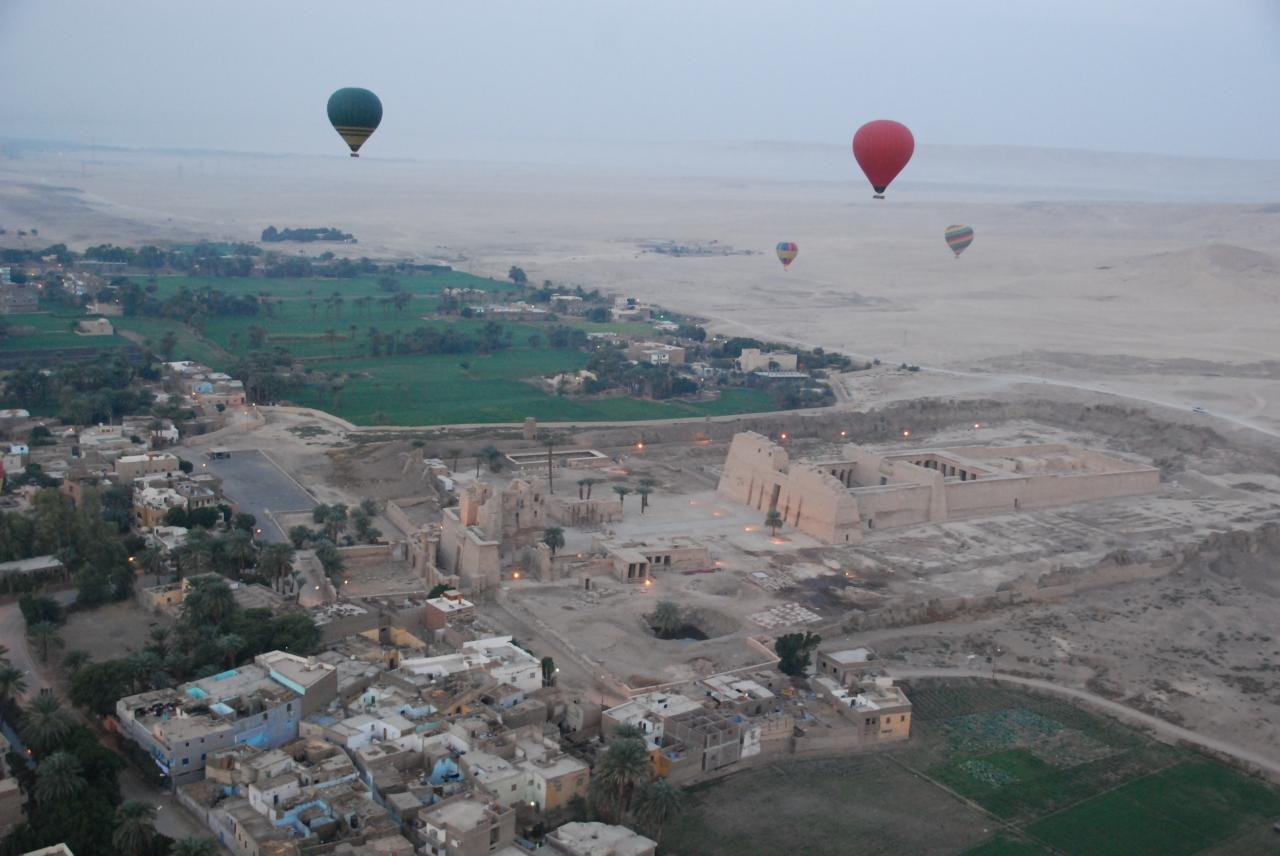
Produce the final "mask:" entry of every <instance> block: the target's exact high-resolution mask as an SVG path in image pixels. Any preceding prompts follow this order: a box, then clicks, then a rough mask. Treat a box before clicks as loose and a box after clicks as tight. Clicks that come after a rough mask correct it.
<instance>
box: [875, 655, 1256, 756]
mask: <svg viewBox="0 0 1280 856" xmlns="http://www.w3.org/2000/svg"><path fill="white" fill-rule="evenodd" d="M893 675H894V677H897V678H904V679H906V678H983V679H985V680H992V674H991V672H990V671H978V670H976V669H958V668H957V669H947V668H919V669H914V668H898V667H895V668H894V669H893ZM994 680H995V681H996V682H997V683H1002V684H1017V685H1018V686H1024V687H1031V688H1033V689H1038V690H1042V691H1044V692H1047V693H1049V694H1051V695H1056V696H1062V697H1065V698H1069V699H1071V700H1073V701H1079V702H1083V703H1084V704H1085V705H1087V706H1090V707H1094V708H1097V709H1098V710H1101V711H1102V712H1104V713H1107V714H1109V715H1111V716H1114V717H1115V718H1116V719H1119V720H1121V721H1122V722H1127V723H1129V724H1131V725H1140V726H1143V727H1144V728H1150V729H1151V730H1152V731H1153V732H1155V733H1156V734H1157V735H1159V736H1160V737H1163V738H1165V739H1168V740H1181V741H1183V742H1184V743H1190V744H1193V745H1195V746H1200V747H1202V748H1204V749H1208V750H1209V751H1211V752H1216V753H1218V754H1221V755H1225V756H1227V757H1229V758H1235V759H1236V760H1238V761H1243V762H1244V763H1246V764H1249V765H1251V766H1254V767H1257V768H1258V769H1260V770H1263V771H1264V772H1266V773H1267V775H1269V776H1270V777H1271V778H1273V779H1276V780H1277V781H1280V760H1277V759H1275V758H1272V757H1270V756H1267V755H1263V754H1261V753H1260V752H1255V751H1254V750H1252V749H1246V748H1244V747H1243V746H1237V745H1235V744H1234V743H1228V742H1227V741H1225V740H1219V739H1217V738H1216V737H1208V736H1206V735H1203V734H1196V733H1195V732H1194V731H1188V730H1187V729H1185V728H1182V727H1181V726H1178V725H1174V724H1173V723H1171V722H1165V721H1164V720H1163V719H1158V718H1157V717H1154V716H1151V715H1150V714H1147V713H1143V712H1142V711H1140V710H1134V709H1133V708H1131V707H1126V706H1125V705H1123V704H1120V703H1119V702H1117V701H1112V700H1111V699H1109V698H1103V697H1102V696H1099V695H1094V694H1093V693H1091V692H1088V691H1087V690H1081V689H1076V688H1075V687H1068V686H1063V685H1061V684H1055V683H1053V682H1051V681H1045V680H1041V679H1040V678H1024V677H1021V676H1019V675H1007V674H1002V673H1000V672H996V674H995V678H994Z"/></svg>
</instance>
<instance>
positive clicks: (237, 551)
mask: <svg viewBox="0 0 1280 856" xmlns="http://www.w3.org/2000/svg"><path fill="white" fill-rule="evenodd" d="M225 549H226V551H227V558H229V559H231V560H232V561H234V562H235V563H236V575H237V576H239V575H240V574H243V573H244V569H245V567H246V566H248V564H249V562H250V561H252V560H253V557H254V556H255V555H257V551H256V550H255V549H254V547H253V534H252V533H249V532H246V531H244V530H243V529H233V530H231V531H230V532H228V533H227V534H226V546H225Z"/></svg>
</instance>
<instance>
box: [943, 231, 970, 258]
mask: <svg viewBox="0 0 1280 856" xmlns="http://www.w3.org/2000/svg"><path fill="white" fill-rule="evenodd" d="M943 237H945V238H946V239H947V246H948V247H950V248H951V252H953V253H955V254H956V258H960V254H961V253H963V252H964V250H965V247H967V246H969V245H970V244H972V243H973V227H972V226H960V225H956V226H948V227H947V231H946V232H945V233H943Z"/></svg>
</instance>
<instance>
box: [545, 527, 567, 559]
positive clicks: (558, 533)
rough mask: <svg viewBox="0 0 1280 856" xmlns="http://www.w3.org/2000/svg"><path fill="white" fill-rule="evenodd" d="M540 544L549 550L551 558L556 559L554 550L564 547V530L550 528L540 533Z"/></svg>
mask: <svg viewBox="0 0 1280 856" xmlns="http://www.w3.org/2000/svg"><path fill="white" fill-rule="evenodd" d="M542 543H543V544H546V545H547V546H548V547H550V548H551V558H553V559H554V558H555V557H556V550H559V549H560V548H561V547H563V546H564V530H563V529H561V528H560V527H559V526H550V527H548V528H546V529H544V530H543V532H542Z"/></svg>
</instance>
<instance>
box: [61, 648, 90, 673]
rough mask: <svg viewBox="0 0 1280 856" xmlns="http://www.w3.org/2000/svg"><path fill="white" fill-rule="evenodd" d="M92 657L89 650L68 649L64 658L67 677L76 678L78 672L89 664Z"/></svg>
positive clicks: (63, 667) (63, 666)
mask: <svg viewBox="0 0 1280 856" xmlns="http://www.w3.org/2000/svg"><path fill="white" fill-rule="evenodd" d="M92 659H93V658H92V657H90V656H89V652H88V651H81V650H80V649H79V648H77V649H75V650H74V651H68V652H67V653H66V655H65V656H64V657H63V658H62V670H63V671H64V672H66V673H67V677H69V678H74V677H75V674H76V672H78V671H80V670H81V669H83V668H84V667H85V666H87V665H89V662H90V661H91V660H92Z"/></svg>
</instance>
